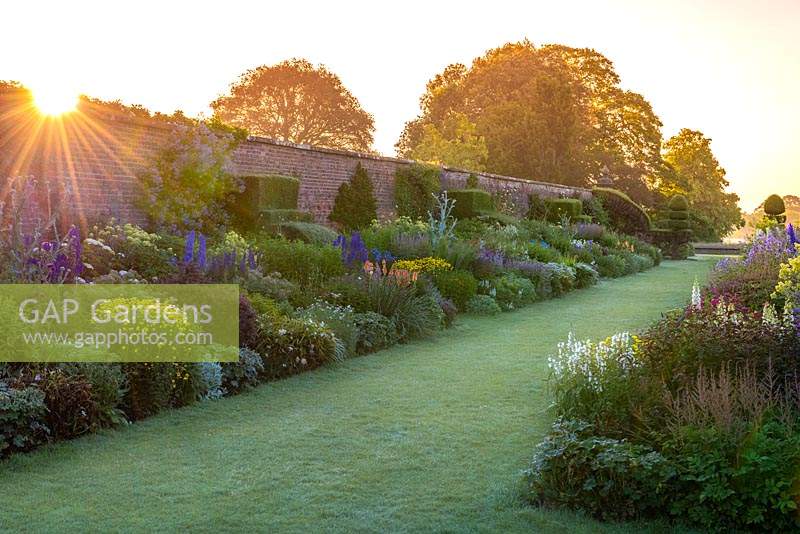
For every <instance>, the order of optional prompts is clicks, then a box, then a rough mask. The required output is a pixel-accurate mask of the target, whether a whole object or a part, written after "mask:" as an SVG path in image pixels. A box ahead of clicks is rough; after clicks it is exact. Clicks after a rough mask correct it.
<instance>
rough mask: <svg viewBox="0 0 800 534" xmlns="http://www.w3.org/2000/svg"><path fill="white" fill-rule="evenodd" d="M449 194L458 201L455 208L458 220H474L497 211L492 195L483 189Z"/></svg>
mask: <svg viewBox="0 0 800 534" xmlns="http://www.w3.org/2000/svg"><path fill="white" fill-rule="evenodd" d="M447 194H448V196H449V197H450V198H451V199H453V200H455V201H456V203H455V205H454V206H453V217H455V218H456V219H472V218H475V217H478V216H480V215H485V214H487V213H493V212H494V211H495V209H494V202H493V201H492V195H490V194H489V193H487V192H486V191H483V190H481V189H456V190H453V191H448V192H447Z"/></svg>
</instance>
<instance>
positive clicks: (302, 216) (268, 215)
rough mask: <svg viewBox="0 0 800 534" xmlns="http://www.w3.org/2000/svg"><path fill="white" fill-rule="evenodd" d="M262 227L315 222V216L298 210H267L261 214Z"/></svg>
mask: <svg viewBox="0 0 800 534" xmlns="http://www.w3.org/2000/svg"><path fill="white" fill-rule="evenodd" d="M258 220H259V223H260V226H262V227H264V226H268V225H271V224H282V223H287V222H294V221H300V222H314V216H313V215H311V214H310V213H307V212H305V211H300V210H296V209H266V210H261V212H260V213H259V218H258Z"/></svg>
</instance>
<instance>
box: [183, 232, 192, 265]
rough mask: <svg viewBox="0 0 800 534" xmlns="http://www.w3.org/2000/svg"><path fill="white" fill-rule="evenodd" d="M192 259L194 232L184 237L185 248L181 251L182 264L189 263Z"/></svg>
mask: <svg viewBox="0 0 800 534" xmlns="http://www.w3.org/2000/svg"><path fill="white" fill-rule="evenodd" d="M192 259H194V230H192V231H191V232H189V233H188V234H187V236H186V246H185V247H184V249H183V263H191V262H192Z"/></svg>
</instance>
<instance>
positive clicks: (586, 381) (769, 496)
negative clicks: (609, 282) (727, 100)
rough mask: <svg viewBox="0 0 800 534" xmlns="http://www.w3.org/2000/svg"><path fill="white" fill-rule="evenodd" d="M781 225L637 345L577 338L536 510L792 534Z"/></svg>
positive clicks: (798, 342)
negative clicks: (539, 507)
mask: <svg viewBox="0 0 800 534" xmlns="http://www.w3.org/2000/svg"><path fill="white" fill-rule="evenodd" d="M799 251H800V247H799V246H798V243H797V239H796V237H795V234H794V230H793V228H792V227H791V226H789V228H788V230H787V231H784V230H783V229H782V228H780V229H773V230H771V231H770V232H768V233H762V234H760V235H758V236H757V237H756V238H755V240H754V242H753V243H751V245H750V246H749V248H748V251H747V253H746V254H745V256H744V257H742V258H739V259H725V260H722V261H721V262H720V263H719V264H718V265H717V267H716V268H715V270H714V272H713V273H712V274H711V277H710V283H709V285H708V286H707V287H705V288H704V289H701V288H700V286H699V285H698V284H695V287H694V288H693V291H692V298H691V303H690V304H689V305H688V306H687V307H686V308H685V309H682V310H677V311H674V312H672V313H670V314H668V315H666V316H665V317H664V318H663V319H662V320H661V321H659V322H658V323H656V324H655V325H653V326H652V327H650V328H649V329H648V330H646V331H645V332H643V333H641V334H639V335H638V336H633V335H629V334H619V335H617V336H614V337H612V338H609V339H607V340H605V341H602V342H600V343H591V342H588V341H587V342H579V341H576V340H574V339H572V338H570V339H569V340H568V341H566V342H564V343H562V344H561V345H560V346H559V351H558V354H557V355H556V356H554V357H553V358H552V359H551V361H550V367H551V381H550V387H551V391H552V394H553V398H554V404H553V410H554V414H555V416H556V418H557V420H556V423H555V424H554V426H553V428H552V430H551V432H550V434H549V435H548V436H547V437H546V438H545V440H544V441H543V442H542V443H541V444H540V445H539V447H538V448H537V450H536V453H535V455H534V459H533V461H532V463H531V466H530V468H529V469H528V470H527V471H526V486H527V498H528V499H529V500H530V502H531V503H535V504H542V505H547V506H564V507H569V508H576V509H580V510H584V511H586V512H587V513H589V514H591V515H593V516H595V517H597V518H600V519H607V520H620V519H630V518H641V517H662V518H668V519H670V520H673V521H676V522H682V523H689V524H690V525H691V526H695V527H700V528H703V529H714V530H716V529H720V530H735V529H747V530H770V531H788V530H796V529H798V528H800V519H798V518H799V517H800V516H799V515H798V505H799V504H800V323H799V322H798V316H800V309H798V303H799V302H800V255H798V252H799Z"/></svg>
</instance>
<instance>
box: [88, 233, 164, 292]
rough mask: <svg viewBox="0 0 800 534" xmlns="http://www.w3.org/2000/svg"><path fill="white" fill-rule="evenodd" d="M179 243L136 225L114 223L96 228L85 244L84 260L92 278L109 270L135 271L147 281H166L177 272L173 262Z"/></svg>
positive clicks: (89, 276)
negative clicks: (164, 279) (166, 278)
mask: <svg viewBox="0 0 800 534" xmlns="http://www.w3.org/2000/svg"><path fill="white" fill-rule="evenodd" d="M178 243H179V242H176V241H175V240H173V239H171V237H170V236H166V235H159V234H154V233H150V232H146V231H145V230H143V229H141V228H139V227H138V226H136V225H133V224H125V225H119V224H115V223H114V222H113V221H112V222H111V223H109V224H107V225H106V226H104V227H99V226H95V227H93V228H92V230H91V232H90V233H89V237H88V238H87V239H85V240H84V242H83V245H84V247H83V261H84V263H86V264H88V265H89V267H87V268H86V271H85V272H86V277H87V278H89V279H93V278H96V277H97V276H102V275H106V274H109V272H110V271H112V270H116V271H122V270H125V271H136V273H138V274H139V275H140V276H142V277H144V278H145V279H147V280H153V279H156V278H157V279H163V278H165V277H167V276H169V275H170V274H172V273H173V272H174V271H175V267H174V266H173V265H172V260H173V258H175V257H176V256H177V255H178V254H179V253H180V248H179V246H177V245H178Z"/></svg>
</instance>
